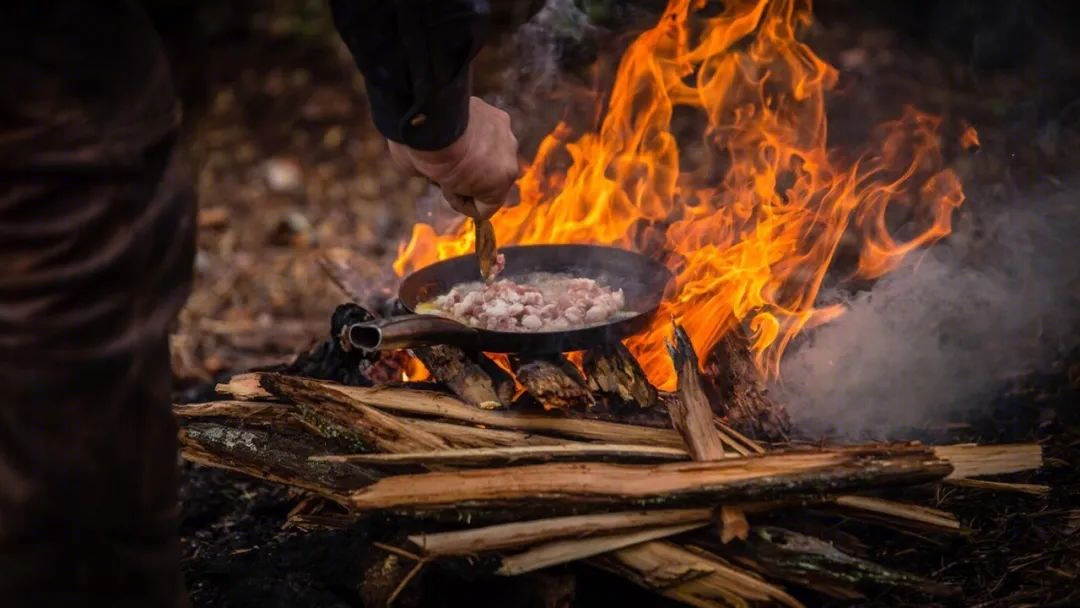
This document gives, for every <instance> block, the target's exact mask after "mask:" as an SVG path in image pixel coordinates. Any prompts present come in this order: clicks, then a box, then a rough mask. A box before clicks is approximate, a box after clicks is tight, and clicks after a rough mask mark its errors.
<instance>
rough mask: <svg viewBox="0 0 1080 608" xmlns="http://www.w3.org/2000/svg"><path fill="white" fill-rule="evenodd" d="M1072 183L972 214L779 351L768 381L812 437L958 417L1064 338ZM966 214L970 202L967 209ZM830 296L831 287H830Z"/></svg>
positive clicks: (1077, 262)
mask: <svg viewBox="0 0 1080 608" xmlns="http://www.w3.org/2000/svg"><path fill="white" fill-rule="evenodd" d="M1077 202H1078V199H1077V194H1076V193H1075V192H1068V193H1066V192H1061V193H1058V194H1056V195H1053V196H1051V197H1049V198H1046V199H1044V200H1043V201H1041V202H1029V203H1028V204H1027V205H1024V206H1020V205H1016V204H1013V205H1011V206H1010V208H1009V209H1005V210H1000V209H999V210H997V211H993V212H985V213H979V214H977V215H976V216H975V217H968V218H965V219H966V221H964V222H963V225H961V226H960V227H959V228H958V229H957V231H956V232H955V233H954V234H953V235H952V236H951V237H949V239H947V240H946V241H943V242H941V243H939V244H937V245H935V246H933V247H931V248H930V249H928V250H927V251H925V252H922V253H919V254H915V255H913V256H911V257H910V258H909V259H908V260H907V262H906V264H905V265H904V266H903V267H901V268H899V269H897V270H896V271H894V272H893V273H891V274H890V275H888V276H886V277H884V278H883V279H881V280H880V281H878V282H877V283H876V284H875V285H874V286H873V288H872V289H870V290H868V291H864V292H861V293H858V294H856V295H854V296H851V295H850V294H849V295H847V296H846V298H847V299H848V307H849V311H848V312H847V313H846V314H844V315H843V316H841V317H840V318H839V319H837V320H835V321H833V322H832V323H831V324H828V325H826V326H823V327H820V328H818V329H816V330H814V331H812V332H809V333H808V334H807V335H806V336H805V337H804V340H803V341H802V342H801V343H800V345H799V346H797V347H794V348H793V349H792V350H791V351H789V352H788V354H787V356H786V359H785V361H784V363H783V365H782V368H781V381H780V383H779V385H778V386H777V387H776V389H775V390H777V391H778V392H779V395H780V397H781V399H782V400H783V401H784V402H785V403H786V404H787V406H788V408H789V410H790V413H791V415H792V418H793V420H794V422H795V423H796V425H797V426H798V427H799V428H800V429H801V430H803V431H804V432H807V433H809V434H811V435H813V436H822V435H829V436H839V437H846V438H850V439H885V438H899V437H903V434H904V432H905V430H910V429H927V428H934V427H935V426H939V425H941V424H942V423H943V422H947V421H950V420H954V421H955V420H959V419H961V418H962V417H963V415H964V414H966V413H971V412H972V411H975V410H977V408H979V407H980V405H985V404H986V403H987V402H988V401H989V396H991V395H992V394H993V393H994V391H995V390H997V389H999V388H1000V387H1001V386H1002V384H1003V382H1005V381H1006V380H1007V379H1009V378H1015V377H1017V376H1019V375H1021V374H1024V373H1025V372H1029V371H1033V370H1035V369H1038V368H1039V367H1040V366H1045V365H1047V364H1049V363H1050V361H1051V360H1052V359H1053V357H1054V355H1055V354H1057V353H1059V351H1060V350H1061V349H1062V348H1068V347H1070V346H1073V345H1075V343H1076V338H1075V336H1074V335H1073V333H1072V332H1073V330H1074V329H1075V328H1076V322H1077V320H1078V318H1080V205H1078V204H1077ZM969 215H970V212H969ZM831 295H832V296H833V297H834V298H835V297H840V294H838V293H837V292H833V293H832V294H831Z"/></svg>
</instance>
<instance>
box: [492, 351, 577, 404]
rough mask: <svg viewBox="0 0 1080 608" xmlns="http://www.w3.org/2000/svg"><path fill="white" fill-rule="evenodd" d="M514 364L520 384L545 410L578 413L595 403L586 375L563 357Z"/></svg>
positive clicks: (523, 360) (520, 360) (521, 360)
mask: <svg viewBox="0 0 1080 608" xmlns="http://www.w3.org/2000/svg"><path fill="white" fill-rule="evenodd" d="M511 364H512V365H513V368H514V374H516V375H517V379H518V382H521V384H522V386H524V387H525V391H526V392H528V393H529V395H531V396H532V398H533V399H536V401H537V403H539V404H540V405H542V406H543V408H544V409H545V410H578V409H584V408H589V407H592V406H593V405H595V404H596V399H595V398H594V397H593V396H592V393H590V392H589V388H588V385H587V383H586V382H585V378H584V376H582V375H581V372H580V371H579V370H578V368H577V367H576V366H574V364H573V363H571V362H570V361H569V360H568V359H567V358H566V357H564V356H562V355H556V356H553V357H545V358H538V359H520V358H517V357H514V358H512V359H511Z"/></svg>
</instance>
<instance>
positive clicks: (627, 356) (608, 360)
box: [583, 342, 658, 409]
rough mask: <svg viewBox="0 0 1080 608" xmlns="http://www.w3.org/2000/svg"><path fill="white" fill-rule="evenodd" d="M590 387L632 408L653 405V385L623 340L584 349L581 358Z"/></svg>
mask: <svg viewBox="0 0 1080 608" xmlns="http://www.w3.org/2000/svg"><path fill="white" fill-rule="evenodd" d="M583 366H584V368H585V376H586V377H587V378H588V385H589V389H590V390H592V391H593V392H595V393H599V394H600V395H603V396H605V397H607V398H608V399H611V400H614V401H615V403H616V404H618V405H621V406H624V407H632V408H634V409H647V408H651V407H653V406H654V405H656V403H657V401H658V398H657V391H656V387H654V386H653V385H652V383H651V382H649V379H648V378H647V377H646V376H645V371H644V370H643V369H641V365H640V364H639V363H638V362H637V359H636V358H634V355H632V354H631V353H630V350H629V349H627V348H626V346H625V345H623V343H622V342H609V343H606V344H604V345H603V346H600V347H598V348H594V349H591V350H588V351H585V358H584V362H583Z"/></svg>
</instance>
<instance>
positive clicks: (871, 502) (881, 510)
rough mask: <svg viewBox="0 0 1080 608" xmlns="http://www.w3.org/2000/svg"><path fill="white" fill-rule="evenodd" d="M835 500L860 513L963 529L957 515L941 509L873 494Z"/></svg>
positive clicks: (957, 529) (938, 527)
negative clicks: (876, 496) (886, 498)
mask: <svg viewBox="0 0 1080 608" xmlns="http://www.w3.org/2000/svg"><path fill="white" fill-rule="evenodd" d="M833 502H834V503H835V504H836V505H837V506H839V507H844V508H846V509H851V510H853V511H856V512H858V514H862V515H864V516H865V515H866V514H869V515H871V516H877V517H880V518H882V519H885V520H887V521H891V522H896V521H899V522H904V523H908V524H917V525H922V526H929V527H932V528H935V529H939V530H947V531H956V532H959V531H961V530H962V527H961V526H960V521H959V520H957V519H956V516H955V515H953V514H952V513H949V512H948V511H942V510H940V509H933V508H930V507H924V506H921V505H909V504H905V503H901V502H896V501H893V500H885V499H882V498H875V497H873V496H852V495H849V496H837V497H836V498H834V499H833Z"/></svg>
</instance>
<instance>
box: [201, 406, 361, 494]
mask: <svg viewBox="0 0 1080 608" xmlns="http://www.w3.org/2000/svg"><path fill="white" fill-rule="evenodd" d="M180 446H181V450H180V453H181V455H182V456H183V457H184V458H186V459H187V460H190V461H192V462H195V463H198V464H202V465H206V466H211V467H216V468H221V469H228V470H231V471H236V472H238V473H244V474H246V475H250V476H252V477H255V478H256V479H262V480H265V481H270V482H274V483H280V484H284V485H288V486H292V487H296V488H301V489H304V490H309V491H312V492H316V493H318V494H321V495H323V496H325V497H327V498H329V499H331V500H333V501H335V502H337V503H340V504H347V500H346V494H344V493H343V492H342V491H341V490H342V489H344V488H350V487H352V488H355V487H356V486H357V485H363V484H365V483H369V482H371V481H372V480H374V479H376V478H377V476H376V475H375V474H374V473H372V472H370V471H365V470H364V469H362V468H360V467H358V466H356V465H352V464H348V463H321V462H312V461H310V460H309V457H310V456H312V455H315V454H324V453H326V452H327V451H328V450H329V449H330V448H329V447H328V446H327V444H326V443H325V442H323V441H320V440H318V439H317V438H315V437H311V436H309V435H301V434H293V433H282V432H273V431H265V430H261V429H236V428H230V427H227V426H223V425H220V424H217V423H214V422H190V423H188V424H186V425H185V426H184V428H183V429H182V430H181V431H180Z"/></svg>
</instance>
